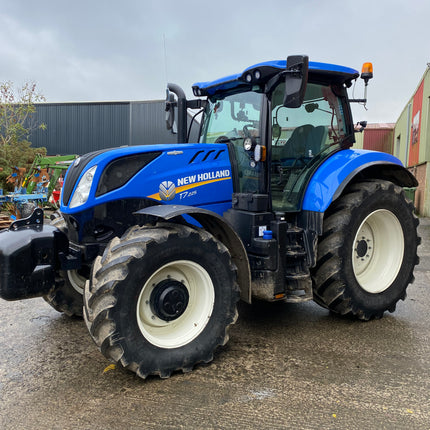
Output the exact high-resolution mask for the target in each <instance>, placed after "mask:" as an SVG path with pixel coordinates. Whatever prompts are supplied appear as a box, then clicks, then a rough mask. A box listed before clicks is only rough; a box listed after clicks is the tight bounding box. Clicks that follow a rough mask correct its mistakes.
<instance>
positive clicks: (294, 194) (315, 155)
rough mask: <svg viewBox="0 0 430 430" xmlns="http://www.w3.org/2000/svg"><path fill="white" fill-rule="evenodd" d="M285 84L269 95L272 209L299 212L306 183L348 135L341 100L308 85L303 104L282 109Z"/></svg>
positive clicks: (327, 89) (321, 87)
mask: <svg viewBox="0 0 430 430" xmlns="http://www.w3.org/2000/svg"><path fill="white" fill-rule="evenodd" d="M283 97H284V83H281V84H280V85H278V86H277V87H276V88H275V90H274V92H273V93H272V114H271V116H272V164H271V191H272V208H273V209H274V210H278V211H290V210H299V209H300V203H301V198H302V196H303V193H304V188H305V186H306V183H307V180H308V178H309V177H310V175H311V174H312V173H313V172H314V171H315V169H316V168H317V167H318V165H319V164H320V163H321V162H322V160H323V159H324V158H325V157H326V156H327V155H329V154H330V153H331V152H333V151H336V150H338V149H339V147H340V145H341V144H342V142H343V141H344V138H345V136H346V134H347V132H346V130H345V119H344V114H343V109H342V102H341V99H340V97H338V96H337V95H335V93H334V92H333V91H332V89H331V87H330V86H326V85H319V84H311V83H308V85H307V87H306V95H305V99H304V102H303V104H302V105H301V106H300V107H299V108H297V109H289V108H286V107H284V106H283Z"/></svg>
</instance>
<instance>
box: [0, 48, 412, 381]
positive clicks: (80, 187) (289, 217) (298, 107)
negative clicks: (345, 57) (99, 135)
mask: <svg viewBox="0 0 430 430" xmlns="http://www.w3.org/2000/svg"><path fill="white" fill-rule="evenodd" d="M359 76H360V74H359V73H358V72H357V71H356V70H354V69H350V68H347V67H342V66H337V65H332V64H325V63H315V62H309V61H308V58H307V57H306V56H290V57H288V59H287V60H286V61H270V62H265V63H260V64H257V65H254V66H252V67H249V68H247V69H245V70H244V71H243V72H242V73H238V74H235V75H231V76H228V77H225V78H222V79H218V80H216V81H212V82H199V83H196V84H195V85H194V86H193V92H194V94H195V96H196V97H198V98H197V99H196V100H187V99H186V97H185V94H184V92H183V91H182V90H181V88H180V87H178V86H177V85H174V84H169V85H168V96H167V100H166V120H167V124H168V127H170V128H172V129H176V130H177V134H178V143H177V144H174V145H172V144H169V145H144V146H128V147H120V148H116V149H106V150H101V151H96V152H92V153H89V154H86V155H83V156H81V157H79V158H78V159H76V160H75V161H74V163H73V164H72V165H71V167H70V168H69V170H68V172H67V175H66V178H65V182H64V187H63V191H62V196H61V208H60V210H61V213H60V215H59V216H58V217H56V218H55V219H53V222H52V223H51V224H50V225H44V224H43V211H42V210H40V209H36V210H35V211H34V212H33V214H32V215H31V216H30V217H29V218H27V219H23V220H18V221H16V222H15V223H14V224H13V225H12V226H11V228H10V229H9V230H7V231H3V232H1V233H0V296H1V297H2V298H3V299H6V300H18V299H24V298H30V297H37V296H43V297H44V298H45V300H47V301H48V303H50V304H51V305H52V306H53V307H54V308H55V309H57V310H59V311H61V312H64V313H66V314H68V315H81V316H82V315H83V317H84V319H85V322H86V324H87V326H88V329H89V331H90V334H91V336H92V338H93V339H94V341H95V343H96V344H97V345H98V347H99V348H100V350H101V352H102V353H103V354H104V355H105V356H106V357H107V358H108V359H110V360H112V361H114V362H117V363H120V364H121V365H122V366H124V367H126V368H128V369H130V370H131V371H134V372H136V374H137V375H139V376H140V377H142V378H145V377H146V376H148V375H159V376H161V377H168V376H170V375H171V373H172V372H175V371H178V370H179V371H181V370H182V371H184V372H186V371H190V370H191V369H192V368H193V367H194V366H195V365H196V364H198V363H201V362H204V363H207V362H209V361H211V360H212V359H213V354H214V351H215V349H216V348H217V347H219V346H221V345H224V344H225V343H226V342H227V341H228V330H229V327H230V326H231V325H232V324H234V322H235V321H236V319H237V316H238V313H237V304H238V301H239V299H242V300H244V301H245V302H247V303H251V301H252V300H253V299H258V300H265V301H278V300H280V301H285V302H293V303H297V302H302V301H307V300H314V301H315V302H317V303H318V304H319V305H321V306H323V307H325V308H327V309H329V310H330V311H332V312H334V313H337V314H341V315H346V316H350V317H355V318H357V319H360V320H369V319H374V318H380V317H382V315H383V313H384V312H385V311H390V312H393V311H394V310H395V308H396V304H397V302H398V301H399V300H400V299H404V298H405V296H406V288H407V286H408V284H410V283H411V282H412V281H413V279H414V277H413V270H414V266H415V265H416V264H417V263H418V257H417V246H418V244H419V241H420V238H419V237H418V235H417V226H418V220H417V218H416V217H415V215H414V207H413V204H412V202H411V201H409V200H407V199H406V198H405V195H404V192H403V188H402V187H414V186H416V185H417V181H416V179H415V178H414V177H413V176H412V175H411V174H410V173H409V172H408V171H407V170H406V169H405V168H404V167H403V166H402V164H401V162H400V161H399V160H398V159H397V158H395V157H393V156H392V155H389V154H385V153H379V152H371V151H364V150H355V149H351V147H352V145H353V143H354V122H353V119H352V115H351V109H350V103H351V102H352V101H357V100H350V99H349V98H348V94H347V88H349V87H350V86H351V85H352V83H353V82H354V81H355V80H356V79H357V78H358V77H359ZM361 77H362V78H363V79H364V80H365V84H366V86H367V82H368V80H369V79H370V78H371V77H372V70H371V68H370V64H367V67H366V68H365V69H364V71H363V73H362V75H361ZM362 101H363V100H362ZM189 108H194V109H200V110H201V112H202V119H201V123H200V137H199V142H198V143H188V129H187V110H188V109H189Z"/></svg>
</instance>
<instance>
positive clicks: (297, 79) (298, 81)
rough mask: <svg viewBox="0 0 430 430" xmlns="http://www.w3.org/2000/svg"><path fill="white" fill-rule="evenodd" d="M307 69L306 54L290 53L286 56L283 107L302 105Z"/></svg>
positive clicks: (307, 60)
mask: <svg viewBox="0 0 430 430" xmlns="http://www.w3.org/2000/svg"><path fill="white" fill-rule="evenodd" d="M308 70H309V57H308V56H307V55H290V56H289V57H288V58H287V71H286V75H285V94H284V102H283V105H284V106H285V107H287V108H298V107H300V106H301V105H302V103H303V100H304V98H305V92H306V84H307V82H308Z"/></svg>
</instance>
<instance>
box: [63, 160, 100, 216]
mask: <svg viewBox="0 0 430 430" xmlns="http://www.w3.org/2000/svg"><path fill="white" fill-rule="evenodd" d="M96 169H97V166H94V167H91V169H89V170H87V171H86V172H85V173H84V176H82V178H81V180H80V181H79V184H78V186H77V187H76V190H75V192H74V194H73V197H72V201H71V202H70V206H69V207H70V208H75V207H77V206H80V205H83V204H84V203H85V202H86V201H87V200H88V196H89V195H90V190H91V185H92V183H93V179H94V173H95V172H96Z"/></svg>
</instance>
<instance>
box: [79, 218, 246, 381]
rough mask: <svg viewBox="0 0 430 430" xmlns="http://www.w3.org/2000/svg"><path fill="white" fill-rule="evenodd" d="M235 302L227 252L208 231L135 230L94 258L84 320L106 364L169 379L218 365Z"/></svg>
mask: <svg viewBox="0 0 430 430" xmlns="http://www.w3.org/2000/svg"><path fill="white" fill-rule="evenodd" d="M238 299H239V291H238V285H237V282H236V268H235V266H234V265H233V264H232V262H231V258H230V254H229V252H228V250H227V248H226V247H225V246H224V245H223V244H222V243H220V242H219V241H217V240H216V239H215V238H214V237H213V236H212V235H210V234H209V233H208V232H206V231H204V230H201V229H195V228H191V227H188V226H183V225H176V224H161V225H159V226H157V227H137V226H136V227H132V228H131V229H129V230H128V231H127V232H126V233H125V234H124V235H123V237H121V238H120V239H119V238H116V239H114V240H112V242H111V243H110V244H109V245H108V246H107V248H106V250H105V252H104V254H103V257H98V258H97V259H96V261H95V263H94V266H93V270H92V276H91V279H90V282H89V283H87V285H86V287H85V294H84V306H85V310H84V318H85V321H86V323H87V326H88V329H89V331H90V333H91V336H92V337H93V339H94V341H95V343H96V344H97V345H98V346H99V347H100V350H101V352H102V353H103V354H104V355H105V356H106V357H107V358H109V359H110V360H112V361H114V362H119V363H121V364H122V365H123V366H124V367H126V368H128V369H130V370H132V371H134V372H136V373H137V374H138V375H139V376H140V377H142V378H145V377H146V376H148V375H151V374H156V375H159V376H161V377H168V376H170V374H171V373H172V372H174V371H176V370H182V371H189V370H191V369H192V368H193V367H194V366H195V365H196V364H198V363H200V362H205V363H207V362H209V361H211V360H212V359H213V352H214V350H215V349H216V348H217V347H218V346H220V345H224V344H225V343H226V342H227V340H228V328H229V327H230V325H232V324H233V323H234V322H235V321H236V318H237V310H236V303H237V301H238Z"/></svg>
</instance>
